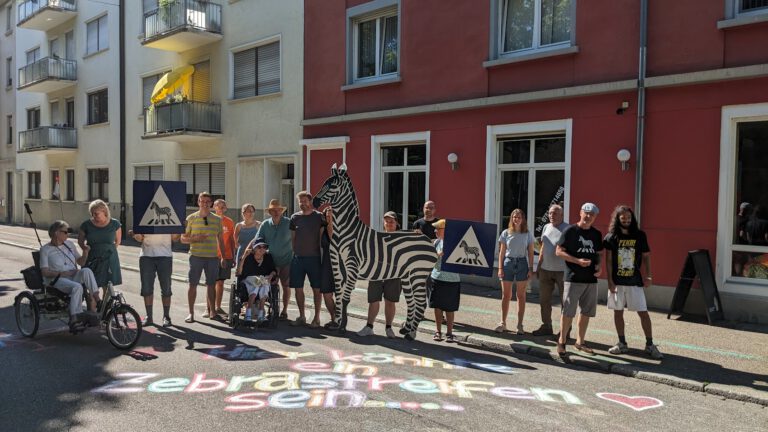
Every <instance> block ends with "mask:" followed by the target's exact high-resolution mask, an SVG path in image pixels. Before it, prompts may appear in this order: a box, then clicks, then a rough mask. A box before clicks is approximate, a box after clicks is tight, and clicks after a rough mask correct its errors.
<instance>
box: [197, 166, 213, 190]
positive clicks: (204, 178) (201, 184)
mask: <svg viewBox="0 0 768 432" xmlns="http://www.w3.org/2000/svg"><path fill="white" fill-rule="evenodd" d="M210 184H211V166H210V165H209V164H207V163H202V164H195V191H194V192H193V193H195V194H199V193H200V192H206V191H208V192H210V190H209V188H210Z"/></svg>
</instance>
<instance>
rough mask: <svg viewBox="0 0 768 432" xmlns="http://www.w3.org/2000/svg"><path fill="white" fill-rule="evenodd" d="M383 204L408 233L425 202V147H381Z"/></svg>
mask: <svg viewBox="0 0 768 432" xmlns="http://www.w3.org/2000/svg"><path fill="white" fill-rule="evenodd" d="M380 151H381V172H382V176H381V179H382V183H381V184H382V203H383V204H384V207H385V208H386V209H387V210H392V211H394V212H396V213H397V214H398V215H400V221H399V222H400V226H402V227H405V228H406V229H410V227H411V226H413V223H414V222H416V220H417V219H419V217H420V212H421V209H422V206H423V205H424V202H425V201H426V200H427V190H426V189H427V145H426V144H408V145H392V146H384V147H381V150H380Z"/></svg>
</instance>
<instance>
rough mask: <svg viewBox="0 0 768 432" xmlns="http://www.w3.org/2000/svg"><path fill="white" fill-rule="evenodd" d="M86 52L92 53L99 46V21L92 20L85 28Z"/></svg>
mask: <svg viewBox="0 0 768 432" xmlns="http://www.w3.org/2000/svg"><path fill="white" fill-rule="evenodd" d="M85 33H86V36H85V52H86V54H90V53H93V52H96V51H97V50H98V46H99V39H98V38H99V22H98V21H91V22H89V23H88V24H87V25H86V28H85Z"/></svg>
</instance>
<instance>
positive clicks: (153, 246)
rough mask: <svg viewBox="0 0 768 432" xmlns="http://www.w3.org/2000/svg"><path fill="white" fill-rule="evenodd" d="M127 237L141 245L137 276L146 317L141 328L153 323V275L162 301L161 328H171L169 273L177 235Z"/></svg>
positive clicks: (131, 233) (171, 269)
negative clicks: (157, 283)
mask: <svg viewBox="0 0 768 432" xmlns="http://www.w3.org/2000/svg"><path fill="white" fill-rule="evenodd" d="M128 235H130V236H131V237H133V239H134V240H136V241H137V242H139V243H141V252H140V253H139V275H140V277H141V295H142V297H144V307H145V308H146V310H147V315H146V316H145V317H144V319H143V320H142V321H141V324H142V325H143V326H147V325H150V324H152V323H153V320H152V306H153V302H154V291H155V275H157V279H158V281H159V282H160V293H161V296H162V301H163V327H170V326H171V315H170V310H171V295H172V293H171V273H172V271H173V250H172V248H171V246H172V243H173V242H174V241H178V240H179V237H180V235H179V234H134V233H133V231H131V232H129V233H128Z"/></svg>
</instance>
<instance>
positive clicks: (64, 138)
mask: <svg viewBox="0 0 768 432" xmlns="http://www.w3.org/2000/svg"><path fill="white" fill-rule="evenodd" d="M76 148H77V129H75V128H70V127H60V126H40V127H38V128H35V129H29V130H25V131H21V132H19V153H23V152H29V151H39V150H59V149H62V150H63V149H76Z"/></svg>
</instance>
